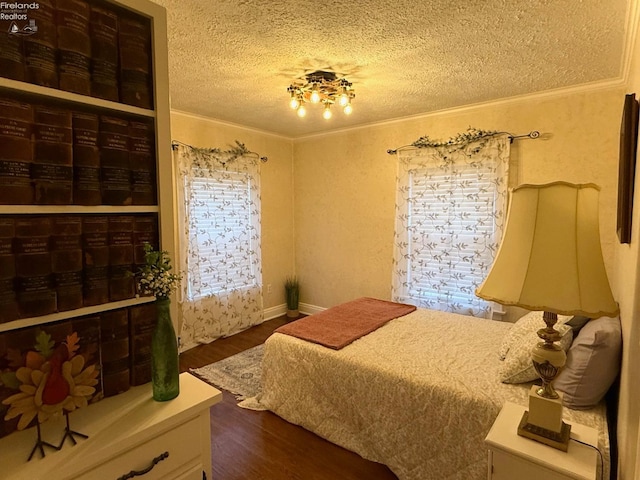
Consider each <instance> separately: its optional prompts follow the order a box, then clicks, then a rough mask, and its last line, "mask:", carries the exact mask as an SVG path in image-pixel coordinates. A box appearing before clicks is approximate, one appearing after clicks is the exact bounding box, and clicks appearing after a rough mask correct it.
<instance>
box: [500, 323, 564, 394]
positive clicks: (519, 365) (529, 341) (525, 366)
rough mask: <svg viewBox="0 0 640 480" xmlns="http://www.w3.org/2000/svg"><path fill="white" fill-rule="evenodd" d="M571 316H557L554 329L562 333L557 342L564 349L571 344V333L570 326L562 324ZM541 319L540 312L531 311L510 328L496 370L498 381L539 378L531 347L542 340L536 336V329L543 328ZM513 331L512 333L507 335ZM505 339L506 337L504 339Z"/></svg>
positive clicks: (519, 381) (527, 380)
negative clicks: (532, 358)
mask: <svg viewBox="0 0 640 480" xmlns="http://www.w3.org/2000/svg"><path fill="white" fill-rule="evenodd" d="M570 318H571V317H567V316H564V317H563V318H562V319H561V318H560V316H558V323H556V326H555V329H556V330H557V331H558V332H559V333H560V335H562V338H561V339H560V340H559V341H558V342H557V344H558V345H559V346H560V347H562V348H563V349H564V350H565V351H567V350H568V349H569V347H570V346H571V340H572V339H573V334H572V330H571V327H569V326H567V325H565V324H564V322H566V321H567V320H569V319H570ZM544 325H545V324H544V321H543V320H542V312H531V313H528V314H526V315H525V316H524V317H522V318H520V320H518V321H517V322H516V323H515V324H514V326H513V327H512V328H511V330H510V331H509V333H508V334H507V336H510V338H509V339H508V340H509V341H508V348H507V349H506V350H507V351H506V354H505V357H504V361H503V362H502V363H501V364H500V369H499V371H498V374H499V377H500V381H501V382H503V383H524V382H532V381H534V380H536V379H538V378H540V377H539V376H538V374H537V372H536V369H535V368H534V367H533V363H532V361H531V349H532V348H533V347H534V346H535V345H536V343H538V342H541V341H542V340H541V339H540V337H538V334H537V332H538V330H540V329H541V328H544ZM513 330H515V332H513V334H512V335H509V334H511V333H512V331H513ZM505 340H507V339H505Z"/></svg>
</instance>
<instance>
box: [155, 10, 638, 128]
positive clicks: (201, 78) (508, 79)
mask: <svg viewBox="0 0 640 480" xmlns="http://www.w3.org/2000/svg"><path fill="white" fill-rule="evenodd" d="M154 1H155V2H156V3H158V4H160V5H163V6H164V7H166V9H167V17H168V28H169V80H170V90H171V104H172V108H174V109H177V110H181V111H186V112H191V113H195V114H199V115H204V116H207V117H212V118H216V119H219V120H223V121H227V122H232V123H236V124H240V125H244V126H247V127H253V128H258V129H262V130H266V131H269V132H274V133H278V134H282V135H285V136H288V137H299V136H303V135H308V134H313V133H320V132H324V131H329V130H334V129H340V128H345V127H351V126H356V125H362V124H367V123H372V122H379V121H383V120H389V119H394V118H400V117H405V116H409V115H416V114H421V113H427V112H431V111H435V110H440V109H445V108H451V107H456V106H461V105H468V104H473V103H477V102H484V101H489V100H494V99H497V98H504V97H511V96H515V95H522V94H527V93H532V92H539V91H544V90H550V89H555V88H560V87H568V86H572V85H579V84H584V83H587V82H594V81H601V80H608V79H617V78H620V75H621V68H622V63H623V58H622V57H623V46H624V38H625V35H626V32H625V18H626V11H627V8H628V3H629V1H631V0H466V1H458V0H368V1H367V0H354V1H351V2H344V1H342V0H325V1H317V0H314V1H308V0H297V1H296V0H216V1H207V0H154ZM315 70H332V71H334V72H336V73H338V74H342V75H344V76H346V78H347V79H348V80H349V81H351V82H353V88H354V89H355V92H356V98H355V100H354V101H353V114H352V115H350V116H349V117H346V116H345V115H343V114H342V112H340V111H336V112H335V113H334V116H333V118H332V119H330V120H325V119H323V118H322V115H321V113H322V110H321V107H320V106H315V105H313V106H311V107H310V108H309V109H308V113H307V116H306V117H305V118H304V119H300V118H298V117H297V116H296V114H295V112H294V111H293V110H292V109H291V108H289V106H288V94H287V87H288V86H289V84H290V83H291V82H292V81H293V80H294V79H296V78H298V77H301V76H302V75H304V74H305V73H309V72H312V71H315ZM314 107H315V108H314Z"/></svg>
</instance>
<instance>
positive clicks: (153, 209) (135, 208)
mask: <svg viewBox="0 0 640 480" xmlns="http://www.w3.org/2000/svg"><path fill="white" fill-rule="evenodd" d="M158 212H159V208H158V206H157V205H131V206H115V205H95V206H85V205H0V215H35V214H49V215H51V214H57V213H60V214H65V215H69V214H96V215H99V214H107V213H108V214H114V213H125V214H132V213H158Z"/></svg>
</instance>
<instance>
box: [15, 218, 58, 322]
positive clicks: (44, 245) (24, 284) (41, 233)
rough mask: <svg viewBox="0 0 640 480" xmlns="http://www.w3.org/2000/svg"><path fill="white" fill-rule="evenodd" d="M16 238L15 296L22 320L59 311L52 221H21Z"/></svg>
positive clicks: (18, 221) (19, 220) (16, 220)
mask: <svg viewBox="0 0 640 480" xmlns="http://www.w3.org/2000/svg"><path fill="white" fill-rule="evenodd" d="M15 229H16V236H15V238H14V252H15V257H16V292H17V297H18V306H19V309H20V316H21V317H35V316H39V315H46V314H48V313H53V312H55V311H56V291H55V288H54V285H53V278H52V275H51V274H52V271H51V252H50V235H51V218H49V217H18V218H16V219H15Z"/></svg>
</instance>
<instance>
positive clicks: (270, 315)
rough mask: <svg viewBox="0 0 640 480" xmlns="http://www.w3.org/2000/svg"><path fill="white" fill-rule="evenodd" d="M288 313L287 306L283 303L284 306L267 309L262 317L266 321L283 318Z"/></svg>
mask: <svg viewBox="0 0 640 480" xmlns="http://www.w3.org/2000/svg"><path fill="white" fill-rule="evenodd" d="M286 313H287V304H286V303H283V304H282V305H276V306H275V307H269V308H265V309H264V310H263V311H262V315H263V318H264V321H265V322H266V321H267V320H272V319H274V318H277V317H281V316H282V315H286Z"/></svg>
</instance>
